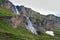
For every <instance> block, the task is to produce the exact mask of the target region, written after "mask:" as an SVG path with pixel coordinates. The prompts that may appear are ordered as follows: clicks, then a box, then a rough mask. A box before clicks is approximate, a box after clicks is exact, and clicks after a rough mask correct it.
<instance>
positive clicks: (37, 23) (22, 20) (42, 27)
mask: <svg viewBox="0 0 60 40" xmlns="http://www.w3.org/2000/svg"><path fill="white" fill-rule="evenodd" d="M0 7H5V8H7V9H9V10H11V11H12V12H13V13H14V14H16V15H17V16H12V17H10V19H9V20H10V21H9V23H11V25H12V26H13V27H14V28H17V27H19V26H22V27H24V28H26V26H25V25H28V23H27V19H26V18H27V17H28V18H29V19H30V21H31V22H32V24H33V27H34V28H35V29H36V32H37V33H38V34H40V31H46V30H49V31H50V30H53V26H56V27H59V28H60V18H59V17H57V16H54V15H47V16H44V15H41V14H40V13H38V12H35V11H33V10H32V9H31V8H27V7H24V6H15V5H13V4H12V3H11V2H10V1H8V0H0Z"/></svg>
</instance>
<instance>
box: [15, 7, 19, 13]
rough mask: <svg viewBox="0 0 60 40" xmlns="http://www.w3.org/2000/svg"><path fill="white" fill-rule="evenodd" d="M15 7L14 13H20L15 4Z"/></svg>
mask: <svg viewBox="0 0 60 40" xmlns="http://www.w3.org/2000/svg"><path fill="white" fill-rule="evenodd" d="M15 9H16V13H17V14H20V13H19V11H18V9H17V8H16V6H15Z"/></svg>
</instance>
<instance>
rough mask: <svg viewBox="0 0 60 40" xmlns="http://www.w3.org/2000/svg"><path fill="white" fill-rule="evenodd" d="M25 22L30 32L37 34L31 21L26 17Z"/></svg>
mask: <svg viewBox="0 0 60 40" xmlns="http://www.w3.org/2000/svg"><path fill="white" fill-rule="evenodd" d="M27 23H28V25H26V28H27V29H28V30H29V31H30V32H32V33H34V34H37V32H36V29H35V28H34V27H33V24H32V23H31V21H30V19H29V18H28V17H27Z"/></svg>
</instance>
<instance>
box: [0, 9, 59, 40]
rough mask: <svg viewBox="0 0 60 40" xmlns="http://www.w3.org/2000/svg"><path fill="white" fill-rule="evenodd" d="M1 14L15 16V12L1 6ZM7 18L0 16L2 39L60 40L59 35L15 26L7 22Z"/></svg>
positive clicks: (0, 34)
mask: <svg viewBox="0 0 60 40" xmlns="http://www.w3.org/2000/svg"><path fill="white" fill-rule="evenodd" d="M1 16H3V17H4V16H14V14H13V13H12V12H11V11H9V10H7V9H5V8H0V17H1ZM6 20H7V18H0V40H51V39H53V40H54V39H55V40H59V38H58V37H55V38H54V37H52V36H49V35H46V34H45V33H43V34H41V35H34V34H32V33H30V32H29V31H28V30H27V29H25V28H23V27H17V28H15V29H14V28H13V27H12V26H10V24H9V23H6Z"/></svg>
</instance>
